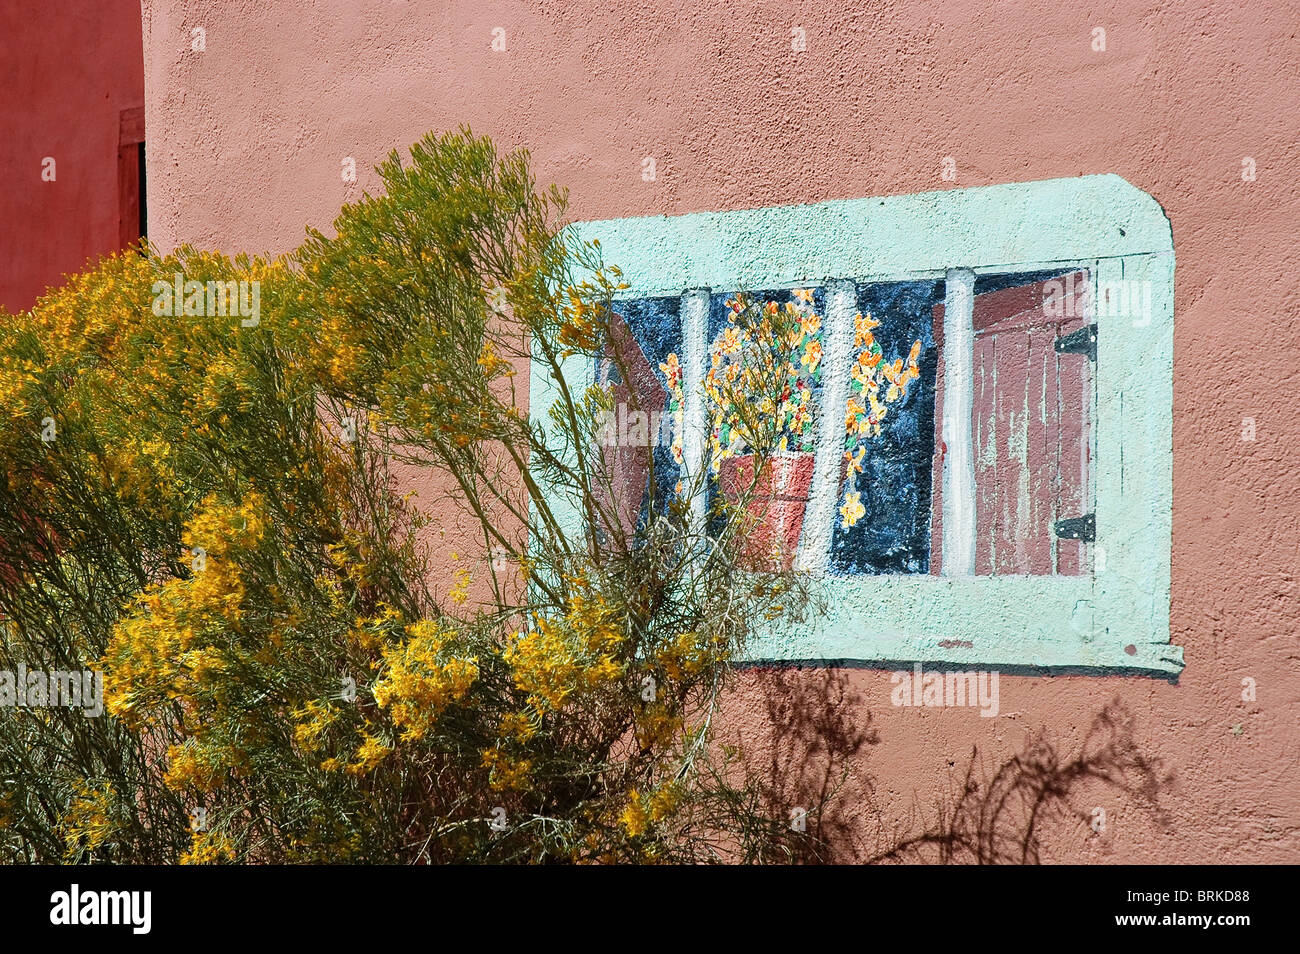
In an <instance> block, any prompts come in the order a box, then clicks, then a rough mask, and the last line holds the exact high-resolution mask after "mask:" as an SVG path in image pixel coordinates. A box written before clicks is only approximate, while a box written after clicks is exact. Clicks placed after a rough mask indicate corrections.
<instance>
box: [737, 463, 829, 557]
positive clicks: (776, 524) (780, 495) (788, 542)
mask: <svg viewBox="0 0 1300 954" xmlns="http://www.w3.org/2000/svg"><path fill="white" fill-rule="evenodd" d="M814 459H815V457H814V455H813V454H812V452H806V453H794V454H788V453H787V454H775V455H773V456H771V457H769V458H768V459H767V460H766V461H765V462H764V466H763V469H762V470H761V471H760V473H759V475H758V481H757V483H755V482H754V468H755V466H756V458H755V456H754V455H753V454H743V455H741V456H738V457H728V458H727V459H726V460H724V461H723V462H722V466H721V467H720V469H719V473H718V478H719V484H720V485H721V489H722V494H723V496H724V497H725V498H726V499H727V501H728V502H729V503H733V504H734V503H738V502H739V501H740V498H741V496H742V495H743V494H744V493H745V492H746V491H748V490H749V489H750V486H751V484H752V485H753V490H752V491H750V495H749V499H748V501H747V502H746V506H745V512H746V513H748V514H749V515H750V516H752V517H753V518H754V526H753V527H752V528H751V529H750V532H749V537H748V539H747V540H746V541H745V548H744V551H743V553H744V556H745V557H746V559H748V560H751V561H753V563H754V564H755V566H760V567H770V568H776V567H778V566H779V567H780V568H782V569H786V570H788V569H790V567H791V566H792V565H793V563H794V555H795V552H796V551H797V550H798V549H799V536H800V534H801V533H802V532H803V517H804V511H805V510H806V509H807V507H808V490H809V487H810V486H811V485H812V475H813V461H814Z"/></svg>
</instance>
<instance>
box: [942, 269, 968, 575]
mask: <svg viewBox="0 0 1300 954" xmlns="http://www.w3.org/2000/svg"><path fill="white" fill-rule="evenodd" d="M944 287H945V296H944V306H943V443H944V448H945V453H944V456H943V575H944V576H972V575H974V573H975V532H976V528H975V441H974V438H973V435H972V420H971V418H972V415H971V411H972V409H973V405H974V401H975V320H974V318H975V273H974V272H973V271H972V270H971V269H969V268H950V269H948V273H947V275H946V277H945V281H944Z"/></svg>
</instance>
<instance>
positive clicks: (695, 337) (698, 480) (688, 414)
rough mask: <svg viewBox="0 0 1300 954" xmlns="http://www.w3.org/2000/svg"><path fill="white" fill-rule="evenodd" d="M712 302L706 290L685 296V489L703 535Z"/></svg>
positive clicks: (693, 523) (695, 524) (696, 526)
mask: <svg viewBox="0 0 1300 954" xmlns="http://www.w3.org/2000/svg"><path fill="white" fill-rule="evenodd" d="M709 300H710V293H709V289H707V288H692V289H688V290H687V291H685V292H683V293H682V304H681V312H680V313H681V321H682V398H683V405H684V406H683V408H682V478H683V479H682V488H683V490H684V491H685V493H686V494H688V495H689V496H690V501H691V510H690V513H691V528H692V531H693V532H694V533H695V534H697V535H703V533H704V524H705V501H706V497H707V489H708V480H707V476H706V474H705V469H706V467H707V464H706V456H707V455H706V453H705V450H706V448H707V447H708V437H709V422H708V414H707V409H706V407H705V401H704V375H705V373H706V371H707V370H708V351H709V341H708V339H709Z"/></svg>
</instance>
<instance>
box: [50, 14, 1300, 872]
mask: <svg viewBox="0 0 1300 954" xmlns="http://www.w3.org/2000/svg"><path fill="white" fill-rule="evenodd" d="M144 7H145V27H146V34H145V60H146V81H147V82H146V85H147V88H148V96H147V106H146V121H147V124H148V126H149V128H150V129H152V130H165V135H158V134H155V135H154V136H152V137H151V140H150V156H149V159H150V168H149V180H150V184H149V207H150V211H151V225H152V227H151V238H153V239H154V240H155V241H156V242H157V243H158V244H159V245H160V246H161V247H163V248H169V247H171V246H173V245H175V244H177V243H179V242H181V241H191V242H195V243H197V244H200V245H205V246H218V247H222V248H225V249H229V250H235V249H246V250H250V251H282V250H286V249H288V248H291V247H293V246H294V245H296V244H297V243H298V242H299V241H300V239H301V237H302V232H303V227H304V225H307V224H311V225H314V226H318V227H325V226H328V223H329V222H330V221H331V219H332V218H333V216H334V215H335V214H336V212H337V211H338V208H339V206H340V204H341V203H342V202H344V201H347V200H349V199H351V198H355V197H357V196H359V195H360V192H361V191H362V190H363V189H366V188H373V187H374V185H375V180H374V178H373V176H372V175H371V174H369V172H368V171H367V170H368V169H369V167H371V166H372V165H373V164H374V163H375V162H376V161H377V160H379V159H380V158H381V157H382V156H383V155H385V154H386V153H387V152H388V151H389V150H390V149H393V148H398V149H403V148H405V147H406V146H407V145H409V144H410V143H411V142H412V141H413V140H415V139H416V138H417V137H418V136H420V135H421V134H422V133H424V132H425V131H427V130H429V129H441V128H446V127H449V126H454V125H457V124H460V123H462V122H468V123H470V124H472V126H473V128H474V130H475V131H476V132H480V133H487V134H490V135H491V136H493V137H494V138H495V139H497V140H498V142H500V143H501V144H503V145H505V146H518V145H524V146H528V147H529V148H530V149H531V150H532V152H533V156H534V160H535V167H536V171H537V173H538V175H539V177H541V178H542V179H543V180H554V181H559V182H561V183H562V184H565V185H567V186H569V187H570V188H571V189H572V195H573V213H574V215H575V217H578V218H607V217H617V216H626V215H638V214H648V213H669V214H672V213H681V212H689V211H697V210H718V209H730V208H743V207H752V206H763V205H778V204H792V203H800V202H811V201H817V200H822V199H827V198H836V197H857V196H872V195H891V194H904V193H912V192H921V191H927V190H932V189H937V188H945V187H948V186H949V185H953V186H957V187H962V186H972V185H983V184H989V183H998V182H1009V181H1024V180H1035V179H1048V178H1054V177H1063V176H1074V175H1080V174H1085V173H1100V172H1113V173H1117V174H1119V175H1121V176H1123V177H1124V178H1125V179H1127V180H1128V181H1129V182H1131V183H1133V184H1134V185H1136V186H1138V187H1139V188H1141V189H1144V190H1146V191H1147V192H1149V193H1151V194H1152V195H1153V196H1155V197H1156V198H1157V199H1158V200H1159V201H1160V202H1161V203H1162V204H1163V206H1164V208H1165V209H1166V211H1167V213H1168V215H1169V217H1170V220H1171V221H1172V225H1173V234H1174V241H1175V247H1176V257H1177V279H1176V281H1177V285H1176V306H1175V324H1176V331H1175V335H1176V337H1175V371H1174V377H1175V383H1174V389H1175V390H1174V415H1175V421H1174V506H1173V580H1172V619H1173V622H1172V630H1173V632H1172V637H1173V641H1174V642H1175V643H1177V644H1179V645H1181V646H1183V647H1184V649H1185V654H1186V656H1185V658H1186V663H1187V667H1186V670H1185V671H1184V672H1183V674H1182V677H1181V678H1180V680H1179V682H1178V683H1177V684H1169V683H1166V682H1161V681H1154V680H1149V679H1143V678H1134V677H1098V676H1058V677H1051V678H1048V677H1029V676H1009V675H1003V677H1002V680H1001V715H1000V716H999V717H997V718H995V719H987V718H981V717H980V716H979V710H978V709H974V708H967V709H947V710H940V709H908V708H893V707H891V706H890V702H889V692H890V688H891V686H890V681H889V674H888V673H883V672H873V671H862V670H842V671H826V670H805V671H791V672H785V673H781V674H774V673H771V672H750V673H747V674H745V675H744V676H743V678H742V680H741V685H740V690H739V691H738V692H737V693H736V694H735V695H734V696H733V697H732V698H731V700H730V702H729V706H728V711H727V713H726V715H727V719H728V720H729V722H728V724H729V726H730V727H731V729H732V730H734V731H737V732H739V733H740V734H741V735H742V736H743V737H744V738H745V739H746V740H747V741H748V743H749V747H750V751H751V753H752V757H754V758H756V759H759V760H761V761H762V762H763V764H765V765H768V766H770V767H771V768H772V769H773V772H772V774H773V778H774V779H775V781H776V783H777V784H778V786H780V787H782V789H783V791H782V792H781V793H780V794H779V795H778V797H777V801H778V802H782V800H784V801H783V804H785V805H789V806H792V807H797V806H798V805H800V804H807V803H808V802H809V800H810V799H811V798H812V797H813V796H814V794H815V793H816V792H817V791H820V790H822V789H824V788H826V787H827V786H828V785H829V784H830V783H832V782H837V781H838V779H839V777H840V767H839V766H840V765H841V764H842V765H843V767H844V770H845V771H847V772H848V778H847V782H846V783H845V786H844V787H843V789H842V790H841V799H840V802H839V805H840V807H839V809H838V812H837V815H836V817H835V818H834V819H829V820H828V824H829V823H832V822H833V823H834V824H835V825H838V826H840V831H839V835H838V837H839V841H840V843H841V844H843V845H846V846H851V851H850V852H849V854H850V855H851V856H855V857H863V856H865V855H866V854H869V853H870V851H871V849H872V848H873V847H874V846H875V844H876V843H877V841H876V839H877V837H878V836H881V835H882V834H883V836H889V835H892V834H894V833H905V832H908V831H916V830H919V829H920V828H924V827H925V826H926V825H927V823H929V822H933V821H934V819H935V817H936V812H937V810H938V806H939V805H940V804H941V803H944V802H945V801H950V800H951V798H952V797H953V795H954V793H955V792H959V791H960V789H961V785H962V782H963V780H964V777H965V776H964V771H965V768H966V766H967V764H968V763H969V762H970V761H971V759H972V753H975V755H974V758H975V760H976V763H977V764H978V765H979V766H982V767H983V768H982V769H981V772H982V771H984V770H987V771H988V772H992V771H993V770H994V769H996V767H997V766H999V765H1002V764H1004V763H1006V762H1007V760H1009V759H1012V758H1014V757H1015V756H1017V755H1018V754H1019V755H1022V756H1023V755H1024V754H1025V753H1026V750H1027V746H1029V745H1030V744H1031V742H1032V741H1033V740H1034V739H1036V738H1037V739H1041V740H1044V741H1045V743H1046V744H1047V745H1049V746H1051V747H1052V750H1053V751H1055V752H1057V753H1058V755H1059V758H1060V759H1061V761H1062V763H1063V765H1064V766H1065V768H1064V769H1063V771H1066V772H1067V774H1068V770H1069V765H1070V759H1071V757H1072V756H1073V755H1074V754H1075V752H1076V750H1077V748H1078V746H1080V745H1081V744H1082V743H1083V740H1084V737H1085V734H1086V732H1087V730H1088V728H1089V726H1090V725H1092V724H1093V722H1094V719H1096V718H1097V717H1098V716H1099V714H1100V713H1102V711H1103V709H1105V708H1106V707H1107V706H1108V704H1109V705H1112V706H1113V708H1112V709H1111V710H1110V713H1111V716H1112V717H1115V718H1116V719H1117V720H1118V723H1119V725H1120V726H1121V730H1122V732H1121V734H1125V733H1126V734H1128V735H1130V736H1131V739H1132V741H1133V742H1134V743H1135V744H1136V746H1137V750H1138V751H1139V752H1140V753H1141V755H1142V757H1144V758H1146V759H1149V760H1151V762H1152V764H1151V765H1150V766H1149V769H1150V771H1149V772H1138V773H1137V774H1136V775H1133V774H1132V773H1130V777H1131V778H1134V779H1137V778H1138V776H1142V779H1143V781H1141V782H1140V784H1141V785H1143V786H1145V791H1144V792H1139V793H1137V794H1139V795H1141V794H1145V795H1147V796H1153V797H1154V798H1155V799H1156V802H1157V804H1158V808H1159V810H1158V811H1150V810H1147V809H1144V808H1142V807H1141V798H1139V797H1134V795H1128V796H1120V795H1118V794H1116V793H1115V792H1113V791H1110V790H1103V788H1104V787H1103V786H1101V785H1099V784H1098V783H1096V782H1087V781H1085V782H1083V783H1081V784H1080V785H1079V786H1077V787H1075V788H1074V789H1073V792H1074V794H1073V795H1071V800H1072V804H1073V805H1074V808H1075V809H1076V810H1077V812H1078V813H1079V814H1078V816H1077V817H1065V818H1061V819H1058V820H1056V821H1045V822H1044V823H1043V825H1042V826H1041V835H1042V844H1043V851H1042V856H1043V858H1044V859H1046V860H1074V861H1082V860H1104V861H1133V862H1150V861H1188V862H1190V861H1205V862H1210V861H1235V862H1269V861H1281V860H1291V861H1296V860H1300V786H1298V785H1297V781H1298V778H1300V731H1298V730H1297V722H1298V719H1300V679H1298V678H1297V677H1298V676H1300V650H1298V648H1297V638H1296V632H1297V622H1298V617H1300V613H1298V612H1297V607H1296V597H1297V594H1298V592H1300V590H1298V588H1297V582H1296V576H1297V572H1298V568H1297V553H1298V552H1300V550H1298V548H1300V522H1298V521H1297V520H1296V519H1295V514H1296V513H1297V511H1298V508H1300V481H1297V479H1296V476H1295V475H1296V474H1297V472H1300V449H1298V446H1297V441H1296V438H1297V437H1298V436H1300V424H1297V423H1296V421H1295V418H1294V415H1293V413H1292V410H1291V408H1292V404H1293V403H1294V401H1295V397H1296V390H1297V383H1300V379H1298V376H1297V372H1296V368H1297V366H1298V365H1297V362H1296V359H1295V354H1296V347H1297V343H1298V342H1297V338H1298V337H1300V334H1298V333H1297V331H1296V328H1297V324H1296V322H1295V321H1294V319H1293V313H1294V312H1295V311H1296V307H1297V304H1300V293H1298V292H1297V286H1296V284H1295V282H1293V281H1292V280H1291V276H1292V274H1293V273H1294V271H1295V269H1296V266H1297V247H1296V244H1295V241H1294V234H1295V227H1294V223H1295V221H1296V217H1297V214H1300V188H1298V187H1297V178H1298V177H1300V150H1297V148H1296V141H1295V129H1296V127H1297V121H1300V43H1298V42H1297V33H1298V32H1300V11H1297V9H1296V8H1295V7H1294V6H1293V5H1288V4H1284V3H1278V2H1270V3H1262V4H1251V5H1241V4H1237V3H1230V2H1146V3H1133V2H1124V3H1117V2H1104V3H1100V4H1096V5H1093V6H1092V7H1089V8H1084V7H1080V6H1078V5H1077V4H1044V3H1041V2H1030V0H1009V2H1002V3H998V4H978V3H956V4H954V3H935V4H915V3H908V4H901V3H890V4H883V5H880V4H877V5H870V6H868V5H865V4H858V5H852V6H851V7H846V6H844V5H842V4H835V3H828V2H820V0H818V2H814V0H809V2H788V3H776V2H766V3H751V4H728V3H722V2H717V0H703V2H700V0H696V2H691V3H684V2H683V3H659V4H654V5H649V6H646V7H644V8H642V9H640V10H639V11H634V10H630V9H628V5H624V4H605V3H591V2H587V0H567V2H564V3H549V2H546V3H522V2H493V3H470V2H454V3H450V4H446V5H444V4H426V3H414V2H411V3H394V2H391V0H346V2H343V0H312V2H309V0H277V2H276V3H274V4H238V5H235V4H226V3H217V2H205V0H145V3H144ZM196 27H200V28H203V29H204V30H205V31H206V34H205V40H206V50H204V51H203V52H201V53H200V52H195V51H193V50H192V49H191V31H192V30H193V29H194V28H196ZM494 27H502V28H504V29H505V31H506V44H507V49H506V51H505V52H503V53H494V52H493V51H492V50H491V41H492V30H493V28H494ZM794 27H802V28H803V29H804V30H805V31H806V37H807V51H806V52H804V53H793V52H792V51H791V35H792V34H791V31H792V28H794ZM1097 27H1101V28H1104V30H1105V32H1106V49H1105V51H1104V52H1099V51H1094V49H1093V30H1094V28H1097ZM35 148H36V147H35V146H33V149H35ZM37 151H39V150H37ZM348 156H351V157H355V159H356V163H357V168H358V172H359V179H360V181H359V182H358V183H356V184H347V183H344V182H343V181H341V177H340V162H341V160H342V159H343V158H344V157H348ZM646 156H653V157H654V158H655V160H656V177H655V180H654V181H652V182H647V181H644V180H643V178H642V159H643V157H646ZM947 156H951V157H953V158H954V159H955V160H956V165H957V179H956V182H955V183H951V184H950V183H945V182H943V181H942V180H941V178H940V170H941V162H942V160H943V158H944V157H947ZM1244 157H1251V158H1253V159H1254V161H1255V165H1256V178H1255V180H1254V181H1249V182H1248V181H1243V177H1242V162H1243V158H1244ZM61 168H62V167H61ZM1246 417H1250V418H1253V419H1254V420H1255V422H1256V429H1257V439H1256V440H1255V441H1254V442H1244V441H1243V440H1242V439H1241V432H1242V419H1243V418H1246ZM450 536H451V535H449V540H450ZM462 545H463V544H462ZM1246 677H1250V678H1253V679H1254V680H1256V681H1257V684H1258V696H1257V699H1256V701H1254V702H1243V700H1242V695H1241V693H1242V680H1243V678H1246ZM828 746H830V747H832V748H834V747H836V746H839V747H842V748H843V749H845V750H846V751H851V752H852V754H851V755H849V756H847V757H846V758H845V759H843V760H842V763H841V762H839V761H837V762H836V763H835V765H836V767H834V768H832V769H831V770H830V771H829V772H827V771H826V770H825V769H824V766H825V764H826V758H825V750H826V749H827V747H828ZM810 753H811V755H810ZM1076 768H1077V766H1076ZM981 772H977V773H976V777H977V780H979V785H980V786H981V787H980V788H979V789H977V793H978V794H977V797H978V795H980V794H986V793H987V792H988V791H989V784H988V781H987V780H986V779H984V778H983V776H982V775H981ZM828 780H829V781H828ZM1096 807H1102V808H1105V809H1106V813H1107V822H1106V826H1105V830H1104V831H1102V832H1094V831H1093V830H1092V829H1091V828H1090V827H1089V824H1088V822H1089V820H1090V819H1091V818H1092V809H1093V808H1096ZM1008 820H1009V818H1008V817H1007V816H1004V817H1003V819H1002V821H1003V822H1007V821H1008Z"/></svg>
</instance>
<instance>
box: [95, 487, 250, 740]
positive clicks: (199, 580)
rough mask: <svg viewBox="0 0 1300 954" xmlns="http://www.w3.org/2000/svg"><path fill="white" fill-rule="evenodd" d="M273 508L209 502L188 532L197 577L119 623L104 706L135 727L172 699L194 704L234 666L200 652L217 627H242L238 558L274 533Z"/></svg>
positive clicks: (172, 583) (212, 651) (150, 592)
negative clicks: (269, 514) (268, 513)
mask: <svg viewBox="0 0 1300 954" xmlns="http://www.w3.org/2000/svg"><path fill="white" fill-rule="evenodd" d="M266 527H267V521H266V517H265V501H264V500H263V499H262V497H261V496H260V495H258V494H256V493H252V494H249V495H248V496H247V497H246V498H245V500H244V502H243V503H242V504H241V505H239V506H233V505H229V504H223V503H221V502H219V501H218V500H217V499H216V498H215V497H209V498H208V499H206V500H205V501H204V503H203V506H201V507H200V508H199V509H198V511H197V512H196V513H195V515H194V516H193V518H192V519H191V520H190V521H189V523H188V524H187V525H186V528H185V532H184V534H183V535H182V539H183V540H184V542H185V544H186V545H187V546H188V547H189V548H190V563H189V569H190V571H191V572H190V576H189V577H188V578H186V579H171V580H167V581H166V582H162V583H155V584H152V585H151V586H149V587H148V588H147V589H146V590H145V591H144V592H143V593H142V594H141V595H140V597H139V599H138V600H137V602H136V607H135V610H134V612H132V613H129V614H127V615H126V616H123V617H122V618H121V619H119V620H118V622H117V624H116V625H115V627H114V629H113V635H112V637H111V639H110V640H109V644H108V649H107V651H106V652H105V654H104V662H105V676H104V702H105V705H106V706H107V708H108V710H109V712H111V713H112V714H113V715H115V716H118V717H120V718H124V719H126V720H128V721H129V722H131V723H132V724H139V722H140V721H141V720H142V719H143V718H144V717H145V716H146V714H147V712H148V711H149V710H150V709H152V708H153V707H155V706H157V705H159V704H161V703H163V702H165V701H166V700H169V699H177V698H180V699H186V698H189V697H190V696H191V695H192V693H193V691H194V690H195V688H197V685H198V684H200V683H202V682H204V681H209V680H210V679H211V677H212V676H213V675H215V674H217V673H219V672H220V671H221V670H222V669H224V668H225V666H226V665H227V660H226V658H225V656H224V654H223V653H222V652H221V650H220V649H218V648H216V647H212V646H207V645H196V643H197V642H198V640H199V635H200V634H201V633H203V632H204V631H205V630H207V629H208V628H209V627H211V626H219V627H223V628H224V627H225V626H229V625H232V624H236V623H238V621H239V619H240V618H241V615H242V607H243V603H244V599H245V592H244V584H243V580H242V578H241V576H240V571H239V566H238V562H237V561H238V557H239V555H240V553H241V552H243V551H246V550H248V549H251V548H253V547H256V546H257V545H259V544H260V543H261V542H262V539H263V537H264V535H265V533H266Z"/></svg>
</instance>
